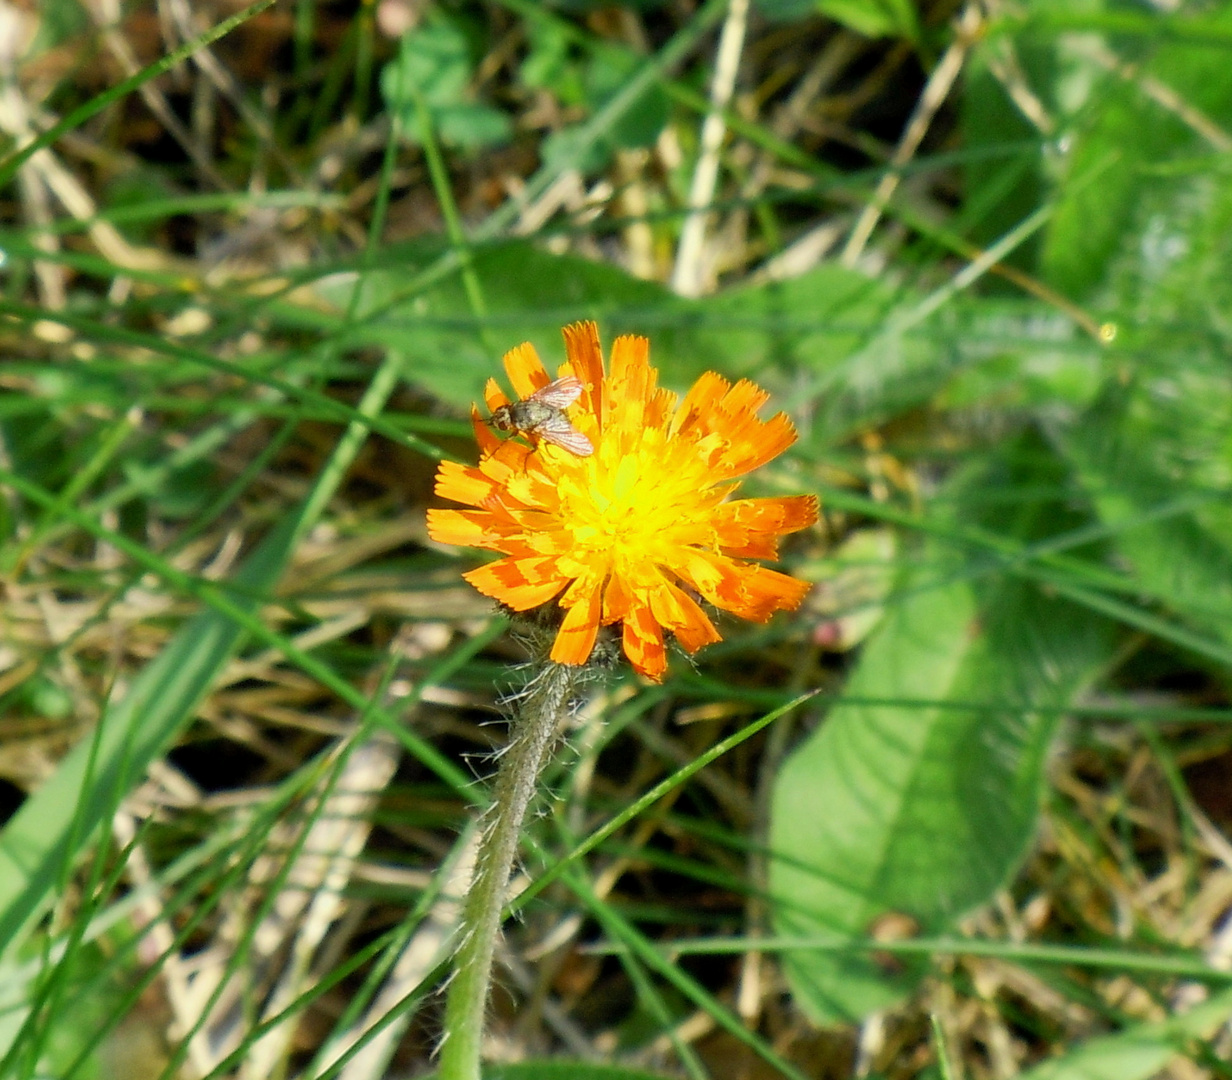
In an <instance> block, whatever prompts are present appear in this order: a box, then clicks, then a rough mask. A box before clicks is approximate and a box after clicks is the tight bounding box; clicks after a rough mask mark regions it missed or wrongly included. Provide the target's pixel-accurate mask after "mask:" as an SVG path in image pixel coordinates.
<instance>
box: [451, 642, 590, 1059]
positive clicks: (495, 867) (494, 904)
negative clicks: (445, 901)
mask: <svg viewBox="0 0 1232 1080" xmlns="http://www.w3.org/2000/svg"><path fill="white" fill-rule="evenodd" d="M579 670H580V669H578V668H577V667H572V666H569V665H565V664H554V663H550V662H549V663H546V664H545V665H544V667H543V670H542V671H540V673H539V674H538V675H536V676H535V678H534V680H533V681H532V682H531V684H530V686H529V687H528V688H527V691H526V694H525V696H524V697H523V698H522V701H521V702H520V705H519V708H518V712H517V716H516V718H515V720H514V722H513V728H512V731H511V732H510V736H509V745H508V747H507V748H506V750H505V752H504V754H503V755H502V756H501V761H500V767H499V769H498V770H497V773H496V786H495V789H494V791H493V799H492V805H491V807H489V809H488V815H489V820H488V823H487V827H486V828H485V829H484V833H483V838H482V840H481V841H480V844H479V853H478V855H477V857H476V861H475V876H474V879H473V881H472V882H471V888H470V892H469V893H467V896H466V902H465V905H464V907H463V909H462V926H461V934H462V936H461V944H460V945H459V946H458V952H457V955H456V956H455V957H454V974H453V979H452V981H451V982H450V984H449V992H448V995H447V997H446V999H445V1039H444V1043H443V1045H442V1046H441V1059H440V1068H439V1070H438V1072H437V1077H438V1080H480V1053H481V1050H482V1047H483V1024H484V1017H485V1014H486V1011H487V1004H488V994H489V992H490V990H491V985H492V957H493V955H494V953H495V951H496V940H497V937H498V935H499V934H500V927H501V909H502V908H503V907H504V903H505V893H506V891H507V889H508V885H509V875H510V873H511V872H512V870H513V862H514V859H515V858H516V856H517V849H518V837H519V836H520V835H521V832H522V822H523V820H524V819H525V817H526V811H527V809H528V808H529V806H530V803H531V800H532V799H533V798H534V797H535V789H536V784H537V782H538V779H539V773H540V771H541V770H542V769H543V765H544V762H545V761H546V760H547V756H548V752H549V751H550V750H551V748H552V743H553V742H554V741H555V739H556V727H557V724H558V723H559V721H560V717H561V714H562V713H563V712H564V710H565V708H566V707H567V706H568V704H569V698H570V696H571V694H572V691H573V686H574V683H575V680H576V678H577V673H578V671H579Z"/></svg>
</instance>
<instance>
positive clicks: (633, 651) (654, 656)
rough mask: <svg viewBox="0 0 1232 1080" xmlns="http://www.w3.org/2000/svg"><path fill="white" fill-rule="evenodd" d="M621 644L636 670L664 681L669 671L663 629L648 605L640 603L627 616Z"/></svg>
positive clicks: (656, 680)
mask: <svg viewBox="0 0 1232 1080" xmlns="http://www.w3.org/2000/svg"><path fill="white" fill-rule="evenodd" d="M621 644H622V645H623V647H624V650H625V656H627V657H628V658H629V663H630V664H632V665H633V669H634V670H635V671H637V672H640V673H641V674H642V675H645V676H646V677H647V678H648V679H654V681H655V682H662V681H663V673H664V672H665V671H667V654H666V652H665V651H664V648H663V631H662V629H661V628H660V627H659V624H658V623H657V622H655V620H654V616H653V615H651V613H650V609H649V608H648V607H646V606H644V605H638V606H637V607H635V608H634V609H633V610H632V611H630V612H629V614H628V615H626V616H625V618H624V631H623V634H622V637H621Z"/></svg>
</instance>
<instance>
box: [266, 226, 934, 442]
mask: <svg viewBox="0 0 1232 1080" xmlns="http://www.w3.org/2000/svg"><path fill="white" fill-rule="evenodd" d="M444 251H445V249H444V247H443V245H442V244H440V243H439V242H437V241H431V242H418V243H416V244H412V245H405V246H401V247H398V248H393V249H389V250H388V251H386V252H384V253H383V258H384V260H385V261H384V264H383V266H382V267H381V268H379V269H376V270H374V271H372V272H370V273H369V274H367V275H366V276H365V282H364V286H363V292H362V295H361V299H360V317H359V320H358V325H356V326H355V327H354V328H352V329H350V330H349V331H348V337H347V340H348V342H355V343H364V344H372V345H382V346H385V347H390V348H396V349H401V350H403V351H405V353H406V354H407V356H408V357H410V362H409V364H408V367H407V376H408V378H409V379H410V380H411V381H413V382H414V383H416V384H417V385H419V386H420V387H422V388H423V389H425V390H428V391H429V392H431V393H432V394H433V395H435V396H436V397H438V398H440V399H442V400H444V401H446V402H448V403H450V404H452V405H454V406H455V407H456V408H459V409H464V408H466V407H467V406H469V404H470V402H472V401H475V400H478V399H479V398H480V396H481V390H482V387H483V383H484V381H485V380H486V379H487V378H488V377H489V376H491V375H493V374H496V373H498V368H499V356H500V354H501V353H503V352H504V351H505V350H507V349H509V348H512V347H513V346H514V345H516V344H519V343H520V342H523V341H531V342H533V343H534V345H535V346H536V348H538V349H539V351H540V353H541V354H542V355H543V357H544V360H545V362H546V363H548V364H549V366H551V365H553V364H556V363H559V362H560V361H561V360H563V358H564V357H563V349H562V346H561V344H560V341H561V339H560V328H561V327H562V326H564V325H566V324H567V323H570V322H573V321H575V320H577V319H584V318H593V319H597V320H598V321H599V322H600V324H601V326H602V329H603V332H604V334H605V336H606V337H607V339H608V340H610V338H611V337H612V336H613V335H614V334H618V333H639V334H646V335H648V336H649V337H650V339H651V349H652V355H653V356H654V359H655V362H656V364H658V365H659V366H660V367H661V369H662V371H663V378H664V382H665V383H666V384H667V385H669V386H672V387H674V388H677V389H680V388H683V387H685V386H687V385H688V384H689V383H690V382H692V380H693V379H695V378H696V377H697V376H698V375H700V374H701V373H702V372H703V371H706V370H717V371H720V372H722V373H723V374H725V375H727V376H730V377H737V378H738V377H748V378H752V379H755V380H756V381H757V382H758V383H760V384H761V385H763V386H765V387H766V388H767V389H769V390H771V391H772V392H774V393H775V395H776V399H777V400H779V401H781V402H782V404H784V405H788V406H790V405H791V404H792V403H793V396H794V397H797V398H801V399H809V400H812V399H815V398H817V397H818V396H823V407H824V412H825V419H824V423H822V425H821V426H824V427H825V429H826V430H827V431H828V432H831V433H834V432H842V431H847V430H850V429H852V428H856V427H859V426H861V425H866V424H868V423H871V422H874V421H875V420H877V419H884V418H886V417H888V416H891V415H894V414H895V413H896V412H897V411H900V410H901V409H903V408H907V407H911V406H913V405H917V404H919V403H920V402H922V401H925V400H927V399H928V398H929V397H931V396H932V395H933V394H935V393H936V392H937V391H938V390H939V389H940V388H942V387H943V386H944V385H945V382H946V380H947V379H949V378H950V377H951V376H952V374H953V370H952V365H953V356H952V354H951V353H949V352H948V351H946V350H945V349H944V348H943V346H942V345H941V343H940V340H939V339H938V338H937V336H936V332H935V331H934V330H932V329H930V328H929V326H924V327H921V328H920V330H919V333H918V334H912V335H894V334H886V333H885V330H884V328H885V324H886V321H887V319H888V318H889V317H890V316H891V315H892V314H893V313H894V312H895V311H896V310H897V309H898V307H899V306H900V305H902V304H904V303H913V302H915V300H916V297H915V296H914V294H911V293H905V292H903V291H901V290H897V289H894V288H891V287H889V286H887V285H884V284H882V283H880V282H876V281H872V280H870V279H868V278H867V277H865V276H864V275H863V274H861V273H858V272H856V271H854V270H846V269H844V268H842V267H839V266H832V265H824V266H820V267H818V268H816V269H815V270H813V271H812V272H810V273H808V274H805V275H802V276H801V277H798V278H794V279H792V280H790V281H782V282H779V281H772V282H768V283H765V284H759V285H752V286H747V287H745V288H741V289H733V290H730V291H728V292H725V293H723V294H721V295H718V296H713V297H706V298H704V299H702V300H683V299H681V298H679V297H677V296H674V295H673V294H672V293H671V292H669V291H668V290H667V289H665V288H664V287H663V286H662V285H659V284H657V283H655V282H649V281H643V280H642V279H640V278H635V277H633V276H631V275H630V274H627V273H625V272H624V271H623V270H620V269H619V268H617V267H613V266H611V265H608V264H605V263H598V262H592V261H590V260H587V259H582V258H578V257H576V256H572V255H553V254H550V253H548V252H545V251H543V250H541V249H539V248H537V247H536V246H534V245H533V244H530V243H528V242H525V241H511V242H506V243H500V244H492V245H485V246H483V247H480V248H477V249H475V250H474V252H473V253H472V266H473V268H474V270H475V273H476V275H477V277H478V278H479V281H480V285H481V288H482V290H483V293H484V298H485V302H486V306H487V310H488V315H487V318H486V319H485V321H484V323H483V325H482V326H480V325H478V323H477V321H476V320H475V318H474V317H473V316H472V315H471V314H470V309H469V304H468V301H467V298H466V294H465V291H464V289H463V287H462V283H461V281H460V279H459V277H458V276H457V275H456V274H449V275H448V276H446V277H444V278H442V279H441V280H439V281H436V282H434V283H432V284H431V285H430V286H427V287H424V288H422V289H417V288H416V287H415V285H416V282H417V281H418V280H419V279H420V278H421V277H422V275H424V274H425V273H426V272H427V271H428V270H429V268H430V267H432V266H433V264H434V263H435V262H436V261H437V260H438V259H440V258H441V256H442V255H443V254H444ZM351 286H352V279H350V278H349V277H348V278H341V277H338V278H332V279H327V280H326V281H325V282H323V283H322V285H321V286H320V291H321V292H322V293H323V294H324V296H325V297H326V299H328V300H331V301H332V302H333V303H334V304H335V305H336V306H337V307H338V308H339V310H341V309H342V308H343V305H345V303H346V302H347V301H348V300H349V298H350V295H351ZM305 314H306V315H307V313H305ZM284 315H286V316H287V317H288V318H293V317H294V315H293V313H291V312H288V311H286V309H284ZM312 317H314V318H316V317H317V316H315V315H313V316H312ZM339 322H340V319H339ZM869 342H875V343H876V347H875V348H867V346H868V343H869Z"/></svg>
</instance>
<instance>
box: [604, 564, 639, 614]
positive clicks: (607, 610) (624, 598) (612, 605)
mask: <svg viewBox="0 0 1232 1080" xmlns="http://www.w3.org/2000/svg"><path fill="white" fill-rule="evenodd" d="M632 605H633V594H632V592H630V591H629V587H628V584H627V583H626V582H625V579H624V578H623V577H621V576H620V575H619V574H612V575H611V576H610V577H609V578H608V579H607V587H606V588H605V589H604V591H603V623H604V625H607V624H608V623H614V622H616V621H617V620H618V619H623V618H624V617H625V615H626V614H628V612H629V608H630V607H631V606H632Z"/></svg>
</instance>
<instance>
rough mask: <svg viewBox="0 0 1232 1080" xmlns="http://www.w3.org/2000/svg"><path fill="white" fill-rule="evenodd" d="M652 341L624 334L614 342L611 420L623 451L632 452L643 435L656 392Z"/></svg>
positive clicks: (609, 394)
mask: <svg viewBox="0 0 1232 1080" xmlns="http://www.w3.org/2000/svg"><path fill="white" fill-rule="evenodd" d="M655 375H656V373H655V371H654V369H653V368H652V367H651V366H650V342H649V341H648V340H647V339H646V338H644V337H634V336H633V335H632V334H624V335H622V336H621V337H618V338H617V339H616V340H615V341H614V342H612V373H611V375H609V376H608V392H607V408H608V415H607V423H608V426H609V427H614V428H616V429H617V430H618V432H619V450H620V452H621V453H628V452H629V451H630V450H631V449H632V448H633V447H634V446H635V445H636V444H637V443H638V442H640V441H641V437H642V426H643V424H644V423H645V413H646V405H647V402H648V401H649V399H650V396H651V394H652V393H653V391H654V384H655Z"/></svg>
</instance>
